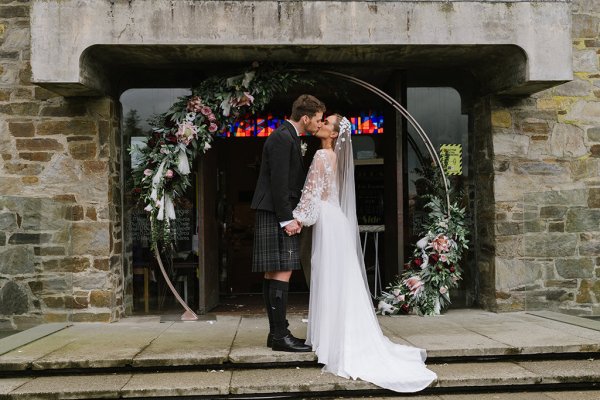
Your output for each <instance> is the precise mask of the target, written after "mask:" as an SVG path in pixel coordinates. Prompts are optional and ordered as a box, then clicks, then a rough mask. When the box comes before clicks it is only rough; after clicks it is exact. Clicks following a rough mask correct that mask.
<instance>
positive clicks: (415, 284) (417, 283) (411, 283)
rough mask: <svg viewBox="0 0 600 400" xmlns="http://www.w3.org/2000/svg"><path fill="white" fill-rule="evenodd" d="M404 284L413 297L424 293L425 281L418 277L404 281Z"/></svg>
mask: <svg viewBox="0 0 600 400" xmlns="http://www.w3.org/2000/svg"><path fill="white" fill-rule="evenodd" d="M404 284H405V285H406V286H407V287H408V289H409V290H410V293H411V294H413V295H417V294H419V293H421V292H422V291H423V289H424V288H423V281H421V278H419V277H418V276H413V277H411V278H408V279H406V280H405V281H404Z"/></svg>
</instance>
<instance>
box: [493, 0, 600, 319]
mask: <svg viewBox="0 0 600 400" xmlns="http://www.w3.org/2000/svg"><path fill="white" fill-rule="evenodd" d="M572 11H573V15H572V21H573V70H574V75H575V77H574V80H573V81H572V82H569V83H566V84H564V85H561V86H558V87H555V88H553V89H549V90H546V91H544V92H540V93H537V94H535V95H533V96H531V97H528V98H525V99H511V98H502V97H496V98H494V99H492V115H491V120H492V126H493V141H494V154H495V157H494V170H495V180H494V185H495V188H494V195H495V202H496V203H495V204H496V207H495V208H496V215H495V222H496V223H495V235H496V243H495V244H496V250H495V279H496V299H497V304H496V308H497V309H498V310H499V311H511V310H524V309H529V310H532V309H550V310H556V311H561V312H566V313H572V314H594V315H600V67H599V54H600V32H599V29H600V4H599V3H598V2H597V1H596V0H574V1H573V3H572Z"/></svg>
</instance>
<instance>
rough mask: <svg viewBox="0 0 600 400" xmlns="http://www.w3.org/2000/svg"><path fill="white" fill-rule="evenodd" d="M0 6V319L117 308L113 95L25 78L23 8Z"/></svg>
mask: <svg viewBox="0 0 600 400" xmlns="http://www.w3.org/2000/svg"><path fill="white" fill-rule="evenodd" d="M5 4H6V2H4V3H3V4H2V5H0V40H1V41H0V43H1V44H0V156H1V159H0V188H2V189H1V191H0V324H1V325H2V327H13V328H25V327H28V326H30V325H33V324H37V323H41V322H55V321H112V320H115V319H118V318H119V317H120V316H122V315H123V271H122V264H121V253H122V245H121V243H122V239H121V236H122V231H121V217H120V215H121V212H122V210H121V206H120V204H121V200H120V199H121V193H120V187H121V183H120V179H121V178H120V176H121V175H120V157H121V154H120V152H121V143H120V136H119V118H118V114H117V113H116V112H115V101H114V100H112V99H110V98H108V97H106V98H63V97H60V96H57V95H55V94H53V93H51V92H49V91H47V90H44V89H42V88H40V87H37V86H35V85H33V84H32V83H31V82H30V75H31V73H30V67H29V35H30V33H29V6H28V5H23V4H22V3H15V4H18V5H5Z"/></svg>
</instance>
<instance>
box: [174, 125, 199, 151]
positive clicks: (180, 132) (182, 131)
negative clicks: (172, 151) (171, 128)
mask: <svg viewBox="0 0 600 400" xmlns="http://www.w3.org/2000/svg"><path fill="white" fill-rule="evenodd" d="M175 136H177V141H178V142H180V143H184V144H185V145H186V146H187V145H188V144H190V142H191V141H192V139H196V138H197V137H198V127H197V126H196V125H194V124H192V123H191V122H184V123H183V124H179V128H178V129H177V133H175Z"/></svg>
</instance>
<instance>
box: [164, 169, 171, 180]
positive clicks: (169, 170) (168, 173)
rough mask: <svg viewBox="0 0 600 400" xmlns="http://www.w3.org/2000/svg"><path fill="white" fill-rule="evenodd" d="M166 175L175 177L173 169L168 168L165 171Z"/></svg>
mask: <svg viewBox="0 0 600 400" xmlns="http://www.w3.org/2000/svg"><path fill="white" fill-rule="evenodd" d="M165 177H167V178H169V179H171V178H172V177H173V170H172V169H168V170H167V172H165Z"/></svg>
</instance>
